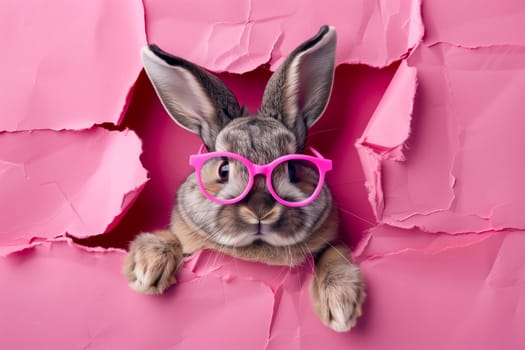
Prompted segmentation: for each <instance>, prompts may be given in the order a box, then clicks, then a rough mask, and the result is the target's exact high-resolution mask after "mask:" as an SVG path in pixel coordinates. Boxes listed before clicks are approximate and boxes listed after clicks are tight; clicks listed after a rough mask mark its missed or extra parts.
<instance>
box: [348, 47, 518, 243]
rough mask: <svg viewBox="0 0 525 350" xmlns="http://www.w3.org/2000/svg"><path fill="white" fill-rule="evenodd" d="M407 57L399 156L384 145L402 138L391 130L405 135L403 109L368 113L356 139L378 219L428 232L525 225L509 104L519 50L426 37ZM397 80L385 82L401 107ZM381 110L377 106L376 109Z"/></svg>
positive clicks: (514, 101) (514, 119) (514, 117)
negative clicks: (408, 75)
mask: <svg viewBox="0 0 525 350" xmlns="http://www.w3.org/2000/svg"><path fill="white" fill-rule="evenodd" d="M408 62H409V67H410V68H404V69H412V70H415V69H417V72H418V73H417V75H418V79H419V88H418V95H417V96H418V98H417V100H416V101H415V107H414V111H413V113H412V114H413V122H412V125H411V130H412V136H411V137H410V138H409V139H408V142H406V144H405V143H401V144H400V145H401V146H400V147H406V150H405V151H404V152H402V154H401V156H402V157H400V156H399V155H397V153H396V154H395V155H394V156H392V155H391V153H390V152H386V151H385V149H387V150H390V148H389V147H387V146H388V145H390V144H394V145H395V144H399V142H393V143H392V140H391V138H392V137H394V138H396V140H397V138H398V139H399V140H400V141H402V142H404V140H405V139H406V136H408V133H407V132H406V131H407V130H406V128H405V127H406V125H408V124H409V123H410V118H408V117H409V116H410V112H411V111H409V110H406V109H403V108H399V107H397V108H395V109H388V110H396V111H398V112H399V113H398V114H396V115H392V116H390V118H376V117H374V118H373V119H372V120H371V123H370V125H369V128H368V129H367V130H366V131H365V133H364V134H363V136H362V138H361V139H360V142H359V144H358V149H359V151H360V155H361V159H362V161H363V166H364V169H365V174H368V175H367V179H368V181H367V184H368V186H369V188H370V200H371V204H372V206H373V207H374V208H376V213H377V217H378V219H379V220H381V221H382V222H384V223H387V224H390V225H393V226H397V227H402V228H413V227H419V228H421V229H423V230H425V231H429V232H448V233H462V232H482V231H490V230H500V229H505V228H525V225H524V223H525V221H524V219H523V215H521V212H520V211H521V210H520V208H523V204H524V202H523V199H522V195H521V194H522V193H524V191H525V184H524V183H523V181H522V179H523V177H524V176H525V167H523V166H521V165H520V164H518V163H516V159H517V158H516V156H517V153H515V152H518V153H519V150H520V149H523V148H524V147H525V141H524V140H525V139H524V138H523V137H522V133H521V130H524V129H525V122H524V120H523V118H522V115H521V112H520V111H519V110H518V109H516V108H515V106H516V105H518V104H519V103H520V101H521V99H522V91H523V90H524V89H525V64H523V62H525V50H524V49H523V48H519V47H516V48H503V47H497V48H490V49H489V48H481V49H475V50H469V49H464V48H458V47H455V46H450V45H447V44H438V45H434V46H432V47H426V46H424V45H423V46H420V47H419V48H418V49H417V50H416V51H415V52H414V54H413V55H411V57H410V58H409V60H408ZM402 67H404V66H403V65H402V66H400V69H402ZM397 82H398V80H396V79H393V81H392V85H391V88H393V89H395V91H397V93H398V94H403V93H404V94H405V97H404V99H403V97H401V99H396V97H397V96H395V97H394V98H393V101H397V102H400V101H403V100H404V101H407V102H406V103H405V106H408V105H409V103H410V101H411V99H410V100H409V97H410V96H411V93H410V91H412V90H411V89H410V88H408V89H407V88H406V86H407V84H408V85H410V79H407V80H406V81H405V85H404V86H405V87H404V88H403V85H397V86H396V84H397ZM414 84H415V75H414V77H413V84H412V85H411V86H415V85H414ZM403 89H404V90H403ZM502 91H504V92H505V93H504V94H501V92H502ZM385 98H388V94H385ZM412 98H413V97H412ZM393 107H396V106H393ZM383 111H384V109H383V108H382V105H381V104H380V106H379V107H378V110H377V111H376V113H380V114H382V113H383ZM393 125H397V126H398V128H401V129H399V130H400V132H399V133H398V132H397V131H396V130H398V129H396V128H394V127H393ZM375 130H379V131H381V130H389V132H388V133H384V134H381V132H378V133H374V131H375ZM396 135H400V136H399V137H398V136H396ZM371 138H373V139H374V140H375V141H373V142H370V141H369V140H370V139H371ZM371 143H372V144H373V145H372V146H371V145H370V144H371ZM378 143H379V144H380V146H381V147H377V146H376V145H377V144H378ZM385 145H387V146H385ZM364 146H366V148H365V147H364ZM396 152H397V149H396ZM404 158H406V159H404ZM383 203H384V204H383ZM383 205H384V208H383ZM493 218H494V220H493Z"/></svg>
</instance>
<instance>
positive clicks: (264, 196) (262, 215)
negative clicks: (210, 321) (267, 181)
mask: <svg viewBox="0 0 525 350" xmlns="http://www.w3.org/2000/svg"><path fill="white" fill-rule="evenodd" d="M243 202H244V203H243V204H244V207H245V208H246V209H247V210H249V211H250V212H251V214H252V215H251V216H252V217H254V218H255V219H257V220H258V221H263V220H265V219H268V218H269V217H270V216H271V215H272V214H274V212H275V210H274V209H275V207H276V205H275V204H276V201H275V199H274V198H273V197H272V196H271V194H270V193H267V192H260V191H251V192H250V193H248V195H247V196H246V197H245V198H244V200H243Z"/></svg>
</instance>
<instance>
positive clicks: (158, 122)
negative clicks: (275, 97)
mask: <svg viewBox="0 0 525 350" xmlns="http://www.w3.org/2000/svg"><path fill="white" fill-rule="evenodd" d="M325 23H329V24H331V25H334V26H336V28H337V30H338V34H339V36H338V39H339V41H338V54H337V63H338V67H337V69H336V75H335V83H334V89H333V95H332V98H331V101H330V104H329V106H328V109H327V111H326V113H325V116H324V117H323V119H322V120H321V121H320V122H319V123H318V124H317V125H315V126H314V128H313V130H312V131H311V133H310V136H309V139H308V142H309V143H310V144H312V145H315V147H316V148H318V149H319V150H320V151H321V152H322V153H323V154H326V155H327V156H329V157H330V158H332V159H333V161H334V170H333V171H332V172H331V173H330V175H329V177H328V182H329V184H330V186H331V188H332V190H333V192H334V197H335V200H336V202H337V204H338V206H339V208H340V212H341V217H342V224H341V236H342V238H343V239H345V240H346V241H347V242H348V243H349V244H350V245H351V246H352V247H354V251H353V258H354V259H355V261H356V262H358V263H359V265H360V266H361V268H362V270H363V273H364V276H365V279H366V283H367V292H368V298H367V300H366V303H365V305H364V311H363V316H362V317H361V318H360V319H359V321H358V325H357V326H356V327H355V328H354V329H353V330H351V331H350V332H349V333H346V334H339V333H335V332H333V331H331V330H330V329H328V328H326V327H325V326H323V325H322V324H321V323H320V322H319V321H318V319H317V317H316V316H315V315H314V314H313V312H312V308H311V300H310V296H309V292H308V284H309V281H310V280H311V269H310V267H309V266H310V265H309V264H308V262H306V263H305V264H304V266H302V267H299V268H295V269H291V270H290V269H287V268H278V267H269V266H264V265H261V264H255V263H248V262H243V261H239V260H235V259H232V258H229V257H223V256H216V255H215V254H214V253H213V252H201V253H199V254H197V255H196V256H193V257H190V258H188V259H187V261H186V264H185V266H184V268H183V269H182V271H181V272H180V274H179V276H178V281H179V284H178V285H177V286H176V287H174V288H171V289H170V290H169V291H168V292H167V293H166V294H165V295H162V296H143V295H139V294H137V293H135V292H133V291H131V290H130V289H129V288H128V286H127V283H126V281H125V278H124V277H123V275H122V273H121V266H122V262H123V257H124V251H123V250H122V248H126V247H127V244H128V242H129V241H130V240H131V239H132V238H133V237H134V236H135V235H136V234H138V233H139V232H141V231H144V230H153V229H157V228H163V227H165V226H166V225H167V223H168V220H169V212H170V209H171V205H172V203H173V200H174V196H175V191H176V189H177V185H178V184H179V183H180V182H181V181H182V179H183V178H184V177H185V176H186V175H187V174H188V173H189V172H190V171H191V169H190V168H189V166H188V165H187V157H188V155H189V154H191V153H193V152H194V151H195V150H196V149H197V147H198V145H199V140H198V138H197V137H196V136H194V135H192V134H189V133H187V132H186V131H184V130H182V129H180V128H179V127H178V126H176V125H175V124H174V123H173V122H171V120H170V119H169V117H168V116H167V115H166V113H165V112H164V110H163V108H162V106H161V105H160V103H159V101H158V99H157V97H156V95H155V93H154V92H153V89H152V87H151V85H150V84H149V82H148V80H147V78H146V76H145V75H144V73H141V64H140V60H139V49H140V47H141V46H142V45H144V44H145V43H146V42H151V43H157V44H159V45H160V46H161V47H162V48H164V49H165V50H167V51H170V52H172V53H174V54H178V55H180V56H183V57H184V58H186V59H190V60H192V61H194V62H197V63H199V64H201V65H203V66H204V67H206V68H208V69H210V70H212V71H215V72H218V73H219V77H220V78H221V79H222V80H223V81H225V83H226V84H227V85H228V86H229V87H230V88H231V89H232V90H233V91H234V93H235V94H236V96H237V97H238V99H239V101H240V102H241V103H245V104H247V106H248V107H249V109H250V110H251V111H254V110H255V109H256V108H257V107H258V104H259V102H260V99H261V95H262V91H263V89H264V85H265V82H266V80H267V79H268V77H269V76H270V74H271V70H274V69H275V68H276V66H277V65H278V64H279V63H280V62H281V61H282V60H283V58H284V57H285V56H286V55H287V54H288V53H289V52H290V51H291V50H292V49H293V48H294V47H295V46H296V45H297V44H299V43H300V42H301V41H303V40H304V39H306V38H307V37H309V36H311V35H312V34H314V33H315V32H316V31H317V30H318V27H319V25H321V24H325ZM0 32H1V33H2V34H3V35H2V36H1V38H2V41H3V44H4V45H3V47H4V49H5V50H4V51H5V52H4V54H3V55H1V57H0V67H1V68H0V71H1V73H2V79H1V80H0V92H1V93H2V96H4V98H3V99H2V101H1V102H0V213H1V214H0V255H2V256H3V257H1V258H0V277H1V279H2V284H1V286H0V310H2V312H1V313H0V348H2V349H4V348H5V349H14V348H42V347H45V348H55V349H71V348H89V349H101V348H112V349H115V348H131V349H144V348H170V349H202V348H228V349H247V348H250V349H252V348H253V349H319V348H320V347H322V348H330V349H348V348H355V349H383V348H394V349H397V348H402V349H444V348H447V349H467V348H476V349H494V348H501V349H522V348H524V347H525V335H524V333H523V331H522V329H523V325H524V324H525V303H524V302H523V295H525V259H523V251H524V249H525V234H524V233H525V232H524V231H525V219H524V217H525V216H524V215H523V213H525V201H524V200H523V193H525V185H524V184H523V178H525V176H524V175H525V166H524V163H523V160H522V159H523V156H522V153H523V151H522V150H523V149H525V138H524V137H523V132H524V130H525V122H524V118H523V116H524V115H523V91H525V49H524V47H525V43H524V41H525V37H524V36H523V33H525V4H524V3H523V1H520V0H515V1H511V0H507V1H498V2H491V1H474V0H459V1H458V0H456V1H448V0H447V1H443V0H423V1H421V3H420V1H416V0H414V1H408V0H407V1H402V0H398V1H384V2H371V1H366V0H362V1H357V0H355V1H348V2H340V1H323V2H317V1H298V0H286V1H282V0H280V1H262V0H251V1H241V0H238V1H237V0H235V1H225V2H220V3H219V2H211V1H208V2H205V1H193V2H184V1H170V2H168V1H165V0H146V1H144V2H141V1H110V2H107V1H89V2H81V1H58V0H54V1H51V2H49V1H41V0H31V1H26V2H18V3H15V2H4V3H2V4H0ZM234 73H235V74H234ZM239 73H242V74H239Z"/></svg>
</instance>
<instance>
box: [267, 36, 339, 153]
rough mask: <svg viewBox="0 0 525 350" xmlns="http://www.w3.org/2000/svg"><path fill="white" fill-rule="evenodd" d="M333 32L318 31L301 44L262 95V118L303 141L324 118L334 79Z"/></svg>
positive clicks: (334, 37)
mask: <svg viewBox="0 0 525 350" xmlns="http://www.w3.org/2000/svg"><path fill="white" fill-rule="evenodd" d="M336 41H337V36H336V32H335V28H333V27H329V26H323V27H321V29H320V31H319V33H317V35H316V36H315V37H313V38H311V39H310V40H308V41H306V42H304V43H303V44H301V45H300V46H299V47H298V48H297V49H295V50H294V51H293V52H292V53H291V54H290V56H288V58H287V59H286V60H285V61H284V63H283V64H282V65H281V67H279V69H278V70H277V71H275V73H274V74H273V75H272V76H271V78H270V80H269V81H268V85H267V86H266V90H265V91H264V96H263V101H262V106H261V114H263V115H268V116H274V117H276V118H277V119H279V120H281V121H282V122H283V123H284V124H285V125H286V126H287V127H288V128H290V129H291V130H292V131H293V132H294V133H295V134H296V136H297V141H298V143H299V144H304V142H305V141H306V132H307V129H308V128H309V127H311V126H312V125H313V124H314V123H315V122H316V121H317V120H319V118H320V117H321V115H322V114H323V112H324V110H325V109H326V105H327V104H328V100H329V98H330V92H331V90H332V82H333V79H334V66H335V62H334V61H335V47H336Z"/></svg>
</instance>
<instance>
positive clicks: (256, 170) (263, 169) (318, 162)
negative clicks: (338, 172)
mask: <svg viewBox="0 0 525 350" xmlns="http://www.w3.org/2000/svg"><path fill="white" fill-rule="evenodd" d="M308 149H309V150H310V152H312V153H313V154H314V156H315V157H314V156H309V155H306V154H297V153H294V154H287V155H284V156H281V157H279V158H277V159H275V160H273V161H272V162H270V163H268V164H264V165H260V164H254V163H252V162H251V161H250V160H249V159H247V158H245V157H243V156H241V155H240V154H237V153H233V152H205V151H206V146H205V145H204V144H203V145H201V146H200V148H199V153H197V154H193V155H190V158H189V164H190V165H191V166H192V167H194V168H195V174H196V177H197V183H198V184H199V187H200V190H201V192H202V194H204V196H205V197H206V198H208V199H209V200H211V201H213V202H215V203H219V204H225V205H228V204H235V203H238V202H240V201H241V200H243V199H244V198H245V197H246V196H247V195H248V193H250V191H251V190H252V187H253V184H254V182H255V176H256V175H264V176H265V177H266V187H267V188H268V191H269V192H270V194H271V195H272V197H273V198H274V199H275V200H276V201H277V202H278V203H280V204H282V205H285V206H287V207H292V208H297V207H303V206H306V205H309V204H311V203H312V202H313V201H315V200H316V199H317V197H318V196H319V194H320V193H321V191H322V189H323V185H324V180H325V175H326V173H327V172H328V171H330V170H332V160H330V159H327V158H324V157H323V156H322V155H321V153H319V152H318V151H317V150H316V149H314V148H313V147H309V148H308ZM217 157H219V158H221V157H226V158H231V159H234V160H237V161H239V162H241V163H242V164H243V165H244V166H245V167H246V169H247V170H248V174H249V180H248V184H247V185H246V188H245V189H244V191H243V192H242V193H241V194H240V195H238V196H237V197H235V198H232V199H220V198H217V197H214V196H212V195H211V194H210V193H208V191H206V189H205V187H204V184H203V183H202V176H201V172H202V166H203V165H204V164H205V163H206V162H207V161H208V160H210V159H213V158H217ZM290 160H307V161H310V162H312V163H313V164H315V166H316V167H317V170H318V172H319V180H318V182H317V187H316V188H315V190H314V192H313V193H312V194H311V195H310V196H309V197H308V198H307V199H305V200H302V201H300V202H289V201H286V200H284V199H282V198H281V197H280V196H279V195H278V194H277V192H276V191H275V189H274V188H273V185H272V176H271V175H272V173H273V171H274V170H275V168H276V167H277V166H279V165H280V164H282V163H285V162H287V161H290Z"/></svg>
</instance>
